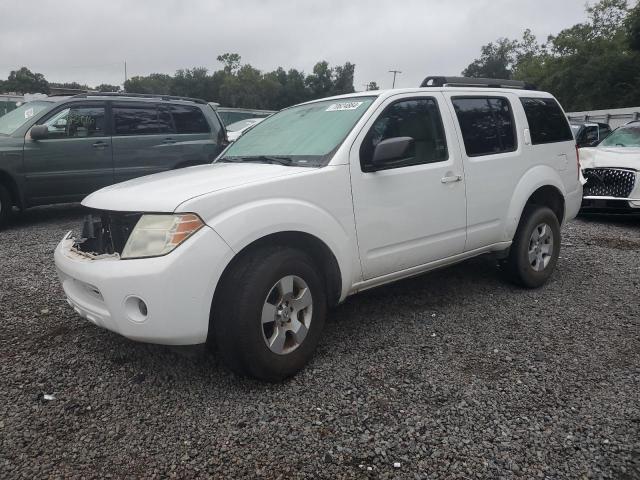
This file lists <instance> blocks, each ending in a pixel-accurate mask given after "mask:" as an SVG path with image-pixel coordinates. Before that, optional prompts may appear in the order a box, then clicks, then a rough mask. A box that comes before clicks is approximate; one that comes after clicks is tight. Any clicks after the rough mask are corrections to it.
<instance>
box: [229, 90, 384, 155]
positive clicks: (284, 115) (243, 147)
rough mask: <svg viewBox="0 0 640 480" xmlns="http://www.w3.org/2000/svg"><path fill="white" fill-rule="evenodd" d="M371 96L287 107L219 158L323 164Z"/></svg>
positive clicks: (242, 137) (242, 138) (260, 124)
mask: <svg viewBox="0 0 640 480" xmlns="http://www.w3.org/2000/svg"><path fill="white" fill-rule="evenodd" d="M374 100H375V97H354V98H341V99H333V100H325V101H321V102H314V103H308V104H304V105H298V106H296V107H291V108H288V109H286V110H283V111H281V112H279V113H276V114H275V115H272V116H270V117H268V118H266V119H265V120H263V121H262V122H261V123H259V124H258V125H256V126H254V127H252V128H251V129H250V130H248V131H247V133H245V134H244V135H242V136H241V137H240V138H239V139H238V140H237V141H236V142H235V143H233V144H232V145H231V146H230V147H229V148H228V150H227V151H226V153H225V155H224V156H223V157H222V158H221V159H220V160H219V161H222V162H225V161H227V162H264V163H281V164H283V165H297V166H323V165H326V163H327V162H328V161H329V159H330V158H331V156H332V155H333V153H334V152H335V150H336V149H337V147H338V146H339V145H340V144H341V143H342V141H343V140H344V139H345V138H346V137H347V135H348V134H349V132H350V131H351V129H352V128H353V126H354V125H355V124H356V122H357V121H358V120H359V119H360V117H362V115H363V114H364V112H366V111H367V109H368V108H369V106H370V105H371V104H372V103H373V101H374Z"/></svg>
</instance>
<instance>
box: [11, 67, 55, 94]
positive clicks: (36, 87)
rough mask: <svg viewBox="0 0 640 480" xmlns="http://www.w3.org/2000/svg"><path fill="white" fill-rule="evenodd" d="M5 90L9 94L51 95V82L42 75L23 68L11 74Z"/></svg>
mask: <svg viewBox="0 0 640 480" xmlns="http://www.w3.org/2000/svg"><path fill="white" fill-rule="evenodd" d="M4 89H5V91H7V92H15V93H22V94H24V93H49V82H47V80H46V79H45V78H44V75H42V74H41V73H34V72H32V71H31V70H29V69H28V68H27V67H22V68H21V69H20V70H13V71H11V73H9V78H8V79H7V81H6V82H4Z"/></svg>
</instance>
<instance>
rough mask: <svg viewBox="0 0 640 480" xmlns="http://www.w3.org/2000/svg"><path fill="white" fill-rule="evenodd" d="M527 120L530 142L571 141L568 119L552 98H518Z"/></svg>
mask: <svg viewBox="0 0 640 480" xmlns="http://www.w3.org/2000/svg"><path fill="white" fill-rule="evenodd" d="M520 101H521V102H522V106H523V107H524V113H525V114H526V115H527V121H528V122H529V131H530V132H531V143H533V144H534V145H540V144H544V143H555V142H569V141H573V135H572V133H571V128H570V127H569V121H568V120H567V117H565V115H564V113H563V112H562V109H561V108H560V105H558V102H556V101H555V99H553V98H520Z"/></svg>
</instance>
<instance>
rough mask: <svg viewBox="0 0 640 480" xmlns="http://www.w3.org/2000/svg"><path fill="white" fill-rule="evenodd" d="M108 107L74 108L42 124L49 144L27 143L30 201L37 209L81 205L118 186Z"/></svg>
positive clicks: (78, 104) (70, 106)
mask: <svg viewBox="0 0 640 480" xmlns="http://www.w3.org/2000/svg"><path fill="white" fill-rule="evenodd" d="M107 119H108V116H107V104H106V102H100V101H90V102H89V101H88V102H74V103H68V104H66V105H61V106H60V107H58V108H56V109H55V110H53V111H52V112H51V113H50V114H48V115H47V116H46V117H44V118H43V119H42V120H41V121H40V122H39V123H40V124H43V125H47V127H48V130H49V138H47V139H44V140H37V141H36V140H32V139H31V138H29V135H27V137H26V138H25V146H24V172H25V186H26V190H25V191H26V196H27V198H28V202H29V204H31V205H36V204H46V203H53V202H64V201H77V200H80V199H82V198H83V197H84V196H85V195H87V194H89V193H91V192H94V191H95V190H98V189H100V188H102V187H105V186H107V185H110V184H112V183H113V179H114V177H113V160H112V153H113V152H112V142H111V136H110V131H109V122H108V120H107Z"/></svg>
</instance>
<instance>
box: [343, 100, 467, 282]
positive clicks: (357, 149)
mask: <svg viewBox="0 0 640 480" xmlns="http://www.w3.org/2000/svg"><path fill="white" fill-rule="evenodd" d="M443 101H444V99H443V97H442V95H440V94H436V95H434V94H429V95H427V94H417V95H416V94H413V95H409V94H405V95H398V96H395V97H391V98H390V99H388V100H387V101H386V103H385V104H383V105H381V106H380V107H379V108H378V110H377V112H376V115H374V116H373V117H372V118H371V119H370V120H369V122H368V123H367V125H366V126H365V128H364V129H363V131H362V132H361V134H360V136H359V137H358V139H357V140H356V142H355V143H354V145H353V147H352V149H351V154H350V168H351V180H352V192H353V204H354V214H355V219H356V228H357V235H358V246H359V250H360V259H361V263H362V267H363V273H364V278H365V279H367V280H368V279H372V278H375V277H379V276H382V275H386V274H391V273H394V272H400V271H403V270H407V269H410V268H412V267H417V266H420V265H424V264H427V263H429V262H433V261H436V260H441V259H444V258H447V257H450V256H453V255H456V254H460V253H462V252H463V251H464V247H465V236H466V200H465V178H464V170H463V165H462V160H461V153H460V149H459V145H458V143H457V141H456V138H455V136H453V135H452V132H453V128H452V127H453V126H452V118H451V114H450V113H449V110H448V109H447V108H446V107H444V106H443ZM394 137H411V138H413V140H414V147H413V149H412V151H410V152H409V153H408V154H407V157H406V158H403V159H400V160H399V161H394V162H393V164H389V165H387V166H386V167H385V168H384V169H382V170H378V171H374V172H370V171H367V170H369V169H370V168H369V167H368V165H370V164H371V159H372V157H373V152H374V149H375V146H376V145H377V144H378V143H379V142H380V141H382V140H385V139H388V138H394ZM378 168H379V167H378Z"/></svg>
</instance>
